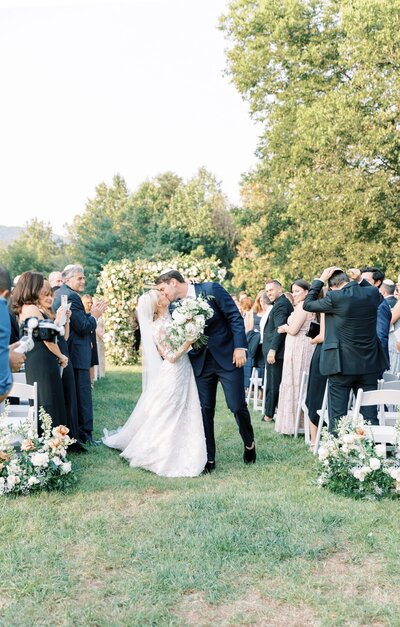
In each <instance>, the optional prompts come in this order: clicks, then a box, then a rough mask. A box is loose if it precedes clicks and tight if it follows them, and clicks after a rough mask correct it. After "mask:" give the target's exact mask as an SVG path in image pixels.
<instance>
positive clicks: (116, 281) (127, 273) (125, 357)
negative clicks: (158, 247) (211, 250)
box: [97, 251, 226, 366]
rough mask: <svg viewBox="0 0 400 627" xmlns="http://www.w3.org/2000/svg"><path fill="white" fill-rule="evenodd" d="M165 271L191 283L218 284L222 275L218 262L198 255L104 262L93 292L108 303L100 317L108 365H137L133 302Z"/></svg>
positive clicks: (223, 274)
mask: <svg viewBox="0 0 400 627" xmlns="http://www.w3.org/2000/svg"><path fill="white" fill-rule="evenodd" d="M199 252H201V251H199ZM165 268H174V269H175V270H178V271H179V272H180V273H181V274H182V275H183V276H184V277H185V278H186V279H189V280H191V281H193V282H194V283H200V282H203V281H217V282H218V283H221V282H222V281H223V280H224V278H225V275H226V269H225V268H223V267H222V265H221V261H220V260H219V259H217V258H216V257H214V256H213V257H207V258H205V257H204V256H203V255H201V256H200V254H198V253H192V254H190V255H177V256H176V257H174V258H172V259H168V260H163V261H148V260H146V259H137V260H135V261H130V260H129V259H122V260H121V261H110V262H109V263H107V265H106V266H105V267H104V269H103V270H102V272H101V274H100V279H99V285H98V288H97V291H98V293H99V294H100V295H102V296H103V297H104V298H105V299H106V300H107V302H108V309H107V311H106V313H105V314H104V322H105V331H106V332H105V334H104V343H105V347H106V355H107V359H109V360H110V362H111V363H113V364H115V365H117V366H120V365H131V364H134V363H136V362H137V358H138V356H137V353H136V351H135V347H134V344H135V338H134V330H135V328H136V327H137V321H136V317H135V309H136V306H137V301H138V298H139V295H140V294H141V293H143V291H144V290H145V289H146V288H147V287H149V286H150V285H152V284H154V281H155V279H156V277H157V276H158V275H159V274H161V272H162V271H163V270H164V269H165Z"/></svg>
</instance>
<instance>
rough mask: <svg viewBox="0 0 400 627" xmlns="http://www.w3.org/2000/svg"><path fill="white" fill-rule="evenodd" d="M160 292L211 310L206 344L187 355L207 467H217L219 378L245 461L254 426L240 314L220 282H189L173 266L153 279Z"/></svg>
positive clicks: (250, 458) (250, 455)
mask: <svg viewBox="0 0 400 627" xmlns="http://www.w3.org/2000/svg"><path fill="white" fill-rule="evenodd" d="M156 285H157V286H158V288H159V290H160V292H162V293H163V294H165V295H166V296H167V298H168V300H169V301H170V302H171V303H173V302H174V301H176V300H179V299H182V298H187V297H189V298H191V297H192V298H195V297H196V296H204V298H205V299H206V300H207V302H208V304H209V305H210V307H212V309H213V310H214V314H213V316H212V317H211V318H210V319H209V320H208V321H207V324H206V327H205V331H204V332H205V335H207V337H208V343H207V345H206V346H204V347H202V348H200V349H199V350H192V351H190V353H189V358H190V361H191V364H192V367H193V372H194V375H195V378H196V383H197V389H198V392H199V398H200V405H201V411H202V415H203V423H204V432H205V436H206V445H207V460H208V461H207V464H206V466H205V468H204V471H205V472H211V471H212V470H214V468H215V437H214V414H215V402H216V396H217V386H218V381H220V382H221V384H222V387H223V390H224V394H225V399H226V402H227V404H228V407H229V409H230V410H231V411H232V412H233V414H234V415H235V418H236V422H237V424H238V427H239V433H240V435H241V437H242V440H243V443H244V452H243V460H244V462H245V463H246V464H251V463H254V462H255V461H256V447H255V443H254V433H253V427H252V425H251V419H250V414H249V410H248V408H247V405H246V399H245V394H244V380H243V370H242V367H243V366H244V364H245V363H246V350H245V349H246V348H247V342H246V334H245V331H244V323H243V318H242V316H241V315H240V312H239V310H238V308H237V306H236V305H235V303H234V302H233V300H232V297H231V296H230V295H229V294H228V292H227V291H226V290H224V288H223V287H222V286H221V285H219V283H199V284H196V285H191V284H189V283H188V282H186V281H185V279H184V278H183V276H182V275H181V274H180V273H179V272H177V271H176V270H169V271H166V272H164V273H163V274H161V275H160V276H159V277H158V279H157V281H156Z"/></svg>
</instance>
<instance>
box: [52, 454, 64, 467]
mask: <svg viewBox="0 0 400 627" xmlns="http://www.w3.org/2000/svg"><path fill="white" fill-rule="evenodd" d="M51 461H52V462H53V464H54V465H55V466H61V464H62V463H63V462H62V461H61V459H60V458H59V457H57V456H56V455H55V456H54V457H53V458H52V460H51Z"/></svg>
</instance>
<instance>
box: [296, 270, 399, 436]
mask: <svg viewBox="0 0 400 627" xmlns="http://www.w3.org/2000/svg"><path fill="white" fill-rule="evenodd" d="M326 281H328V287H329V290H330V291H328V293H327V295H326V296H325V297H324V298H320V299H319V298H318V296H319V293H320V291H321V289H322V287H323V286H324V283H325V282H326ZM380 300H381V298H380V294H379V290H378V289H377V288H376V287H373V286H370V285H368V284H367V283H366V281H363V284H362V285H360V284H359V283H358V282H357V281H350V280H349V277H348V275H347V274H346V273H345V272H343V270H340V269H339V268H337V267H336V266H332V267H330V268H326V269H325V270H324V271H323V272H322V274H321V277H320V278H319V279H315V280H314V281H313V283H312V285H311V288H310V291H309V293H308V295H307V296H306V298H305V301H304V304H303V307H304V309H305V311H313V312H319V313H324V314H325V341H324V344H323V347H322V352H321V359H320V370H321V374H323V375H327V376H328V412H329V418H330V430H331V431H332V432H335V431H336V424H337V421H338V419H339V418H341V417H342V416H345V415H346V414H347V406H348V402H349V395H350V391H351V390H353V392H354V393H355V394H356V393H357V391H358V389H359V388H362V389H363V390H364V391H369V390H376V387H377V379H378V376H379V374H380V373H381V372H382V371H383V370H385V369H386V368H387V367H388V363H387V358H386V356H385V354H384V351H383V348H382V345H381V343H380V341H379V339H378V337H377V334H376V319H377V311H378V307H379V305H380ZM362 413H363V415H364V417H365V418H366V419H367V420H369V421H371V422H372V423H373V424H377V417H376V407H365V408H362Z"/></svg>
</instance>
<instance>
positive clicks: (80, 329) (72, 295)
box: [53, 284, 97, 370]
mask: <svg viewBox="0 0 400 627" xmlns="http://www.w3.org/2000/svg"><path fill="white" fill-rule="evenodd" d="M63 294H66V295H67V296H68V302H69V303H71V319H70V331H69V338H68V353H69V358H70V360H71V363H72V366H73V368H81V369H82V370H89V369H90V364H91V360H92V348H91V333H92V331H94V330H95V329H96V327H97V322H96V318H94V317H93V316H90V315H89V314H87V313H86V311H85V308H84V306H83V303H82V300H81V297H80V296H79V294H78V293H77V292H75V291H74V290H72V289H71V288H70V287H68V285H65V284H64V285H62V286H61V287H60V289H59V290H57V292H56V295H55V299H54V305H53V306H54V310H55V311H57V309H58V308H59V307H60V305H61V296H62V295H63Z"/></svg>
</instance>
